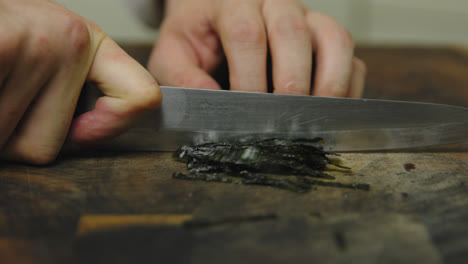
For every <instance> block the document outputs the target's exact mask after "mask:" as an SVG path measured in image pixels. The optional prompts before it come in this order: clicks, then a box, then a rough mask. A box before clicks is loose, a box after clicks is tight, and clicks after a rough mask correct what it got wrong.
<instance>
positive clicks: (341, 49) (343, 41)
mask: <svg viewBox="0 0 468 264" xmlns="http://www.w3.org/2000/svg"><path fill="white" fill-rule="evenodd" d="M307 22H308V25H309V27H310V29H311V32H312V36H313V37H312V40H313V44H314V47H315V52H316V56H317V57H316V63H317V66H316V71H315V80H314V88H313V91H312V95H318V96H336V97H344V96H346V95H347V94H348V89H349V81H350V78H351V69H352V60H353V54H354V42H353V39H352V37H351V35H350V34H349V32H348V31H346V30H345V29H344V28H343V27H342V26H341V25H339V24H338V23H337V22H336V21H335V20H333V19H331V18H330V17H328V16H325V15H322V14H320V13H316V12H312V11H309V12H308V14H307Z"/></svg>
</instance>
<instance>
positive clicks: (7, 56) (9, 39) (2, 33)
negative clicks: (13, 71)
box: [0, 29, 22, 64]
mask: <svg viewBox="0 0 468 264" xmlns="http://www.w3.org/2000/svg"><path fill="white" fill-rule="evenodd" d="M21 40H22V34H21V33H20V32H14V31H13V32H12V31H9V30H1V29H0V62H1V63H2V64H3V63H6V62H10V61H11V60H12V59H13V58H15V57H16V56H17V55H18V54H19V52H20V49H21Z"/></svg>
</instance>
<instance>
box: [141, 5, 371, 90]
mask: <svg viewBox="0 0 468 264" xmlns="http://www.w3.org/2000/svg"><path fill="white" fill-rule="evenodd" d="M223 51H224V54H223ZM268 51H269V52H270V53H271V56H272V68H273V87H274V92H275V93H282V94H299V95H309V94H312V95H318V96H336V97H355V98H358V97H361V96H362V93H363V88H364V81H365V72H366V68H365V64H364V63H363V62H362V61H361V60H359V59H358V58H356V57H354V55H353V54H354V42H353V39H352V37H351V35H350V34H349V33H348V31H346V30H345V29H344V28H343V27H342V26H341V25H340V24H338V22H336V21H335V20H333V19H332V18H330V17H328V16H326V15H324V14H321V13H318V12H315V11H313V10H310V9H308V8H306V7H305V6H304V5H303V4H302V3H301V2H300V1H299V0H166V16H165V19H164V21H163V24H162V26H161V30H160V36H159V40H158V41H157V43H156V45H155V47H154V50H153V53H152V55H151V58H150V62H149V65H148V67H149V70H150V72H151V73H152V74H153V75H154V76H155V77H156V79H157V80H158V82H159V83H160V84H161V85H170V86H181V87H193V88H208V89H220V86H219V84H218V83H217V82H216V81H215V80H214V79H213V78H212V77H211V76H210V72H212V71H213V70H214V69H215V68H216V67H217V66H218V65H219V64H220V63H221V62H222V60H223V59H224V56H225V57H226V59H227V63H228V67H229V74H230V76H229V78H230V87H231V90H238V91H253V92H266V91H267V87H268V84H267V64H266V62H267V53H268ZM314 56H315V61H316V64H315V65H314V67H316V69H315V79H314V80H311V78H312V72H313V70H314V69H312V67H313V57H314ZM311 81H312V82H313V89H311V83H312V82H311Z"/></svg>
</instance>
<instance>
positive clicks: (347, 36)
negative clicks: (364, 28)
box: [333, 24, 354, 49]
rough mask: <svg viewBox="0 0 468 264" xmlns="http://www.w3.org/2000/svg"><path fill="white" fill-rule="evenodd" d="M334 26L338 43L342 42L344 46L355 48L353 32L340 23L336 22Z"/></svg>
mask: <svg viewBox="0 0 468 264" xmlns="http://www.w3.org/2000/svg"><path fill="white" fill-rule="evenodd" d="M333 28H334V30H333V32H334V35H335V38H336V41H338V43H341V45H342V46H343V47H344V48H349V49H354V39H353V36H352V35H351V33H350V32H349V31H348V30H347V29H345V28H344V27H342V26H341V25H338V24H335V25H334V26H333Z"/></svg>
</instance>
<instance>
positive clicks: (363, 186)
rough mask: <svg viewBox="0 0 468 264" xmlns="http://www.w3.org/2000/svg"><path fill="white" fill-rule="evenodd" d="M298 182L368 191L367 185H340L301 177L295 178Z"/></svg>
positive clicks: (368, 186) (339, 183)
mask: <svg viewBox="0 0 468 264" xmlns="http://www.w3.org/2000/svg"><path fill="white" fill-rule="evenodd" d="M297 178H298V179H297V180H298V181H304V182H306V183H308V184H310V185H319V186H328V187H338V188H349V189H355V190H356V189H357V190H363V191H369V190H370V185H369V184H367V183H350V184H346V183H341V182H326V181H319V180H312V179H308V178H305V177H302V176H297Z"/></svg>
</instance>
